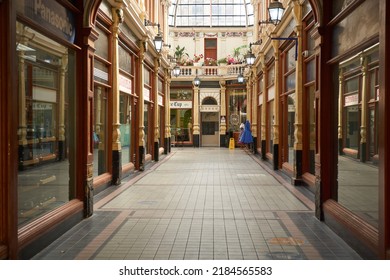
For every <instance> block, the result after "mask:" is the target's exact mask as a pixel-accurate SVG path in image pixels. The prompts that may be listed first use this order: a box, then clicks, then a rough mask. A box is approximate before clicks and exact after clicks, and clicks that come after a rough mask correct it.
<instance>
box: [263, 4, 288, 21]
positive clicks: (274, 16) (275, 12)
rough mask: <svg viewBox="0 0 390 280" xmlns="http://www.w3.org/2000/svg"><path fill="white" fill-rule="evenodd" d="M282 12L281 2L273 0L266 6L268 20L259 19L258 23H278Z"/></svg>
mask: <svg viewBox="0 0 390 280" xmlns="http://www.w3.org/2000/svg"><path fill="white" fill-rule="evenodd" d="M283 13H284V8H283V4H282V3H280V2H279V1H278V0H274V1H273V2H271V3H270V4H269V6H268V14H269V20H266V21H259V24H267V23H272V24H274V25H278V24H279V23H280V21H281V20H282V16H283Z"/></svg>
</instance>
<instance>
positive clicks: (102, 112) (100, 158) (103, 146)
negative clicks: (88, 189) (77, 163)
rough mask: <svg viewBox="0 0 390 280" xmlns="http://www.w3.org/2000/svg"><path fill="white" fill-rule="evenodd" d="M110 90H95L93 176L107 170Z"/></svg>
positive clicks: (96, 88) (97, 88) (101, 87)
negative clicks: (108, 98)
mask: <svg viewBox="0 0 390 280" xmlns="http://www.w3.org/2000/svg"><path fill="white" fill-rule="evenodd" d="M107 97H108V89H107V88H105V87H103V86H95V89H94V126H93V146H94V147H93V160H94V164H93V175H94V176H98V175H101V174H103V173H106V172H107V171H108V170H107V150H108V149H107V140H108V130H107V125H108V102H107Z"/></svg>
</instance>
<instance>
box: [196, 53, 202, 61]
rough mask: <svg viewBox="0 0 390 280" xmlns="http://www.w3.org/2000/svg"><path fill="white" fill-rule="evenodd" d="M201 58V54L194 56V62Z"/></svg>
mask: <svg viewBox="0 0 390 280" xmlns="http://www.w3.org/2000/svg"><path fill="white" fill-rule="evenodd" d="M202 58H203V54H194V62H199V61H200V60H201V59H202Z"/></svg>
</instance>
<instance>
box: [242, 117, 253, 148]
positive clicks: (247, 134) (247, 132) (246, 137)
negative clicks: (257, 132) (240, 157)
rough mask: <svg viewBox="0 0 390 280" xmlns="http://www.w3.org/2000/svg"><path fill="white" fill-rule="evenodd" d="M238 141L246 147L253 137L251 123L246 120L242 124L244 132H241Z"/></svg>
mask: <svg viewBox="0 0 390 280" xmlns="http://www.w3.org/2000/svg"><path fill="white" fill-rule="evenodd" d="M239 142H240V143H242V144H244V145H246V146H247V147H248V148H249V146H250V144H252V143H253V137H252V132H251V124H250V122H249V121H248V120H247V121H246V122H245V125H244V132H243V133H242V135H241V137H240V139H239Z"/></svg>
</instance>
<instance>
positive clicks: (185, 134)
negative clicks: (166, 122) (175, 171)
mask: <svg viewBox="0 0 390 280" xmlns="http://www.w3.org/2000/svg"><path fill="white" fill-rule="evenodd" d="M192 96H193V92H192V89H191V88H187V87H180V88H171V90H170V122H171V144H172V145H173V146H183V145H193V134H192V132H193V130H192V126H193V122H192V118H193V112H192V110H193V101H192V99H193V97H192Z"/></svg>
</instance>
